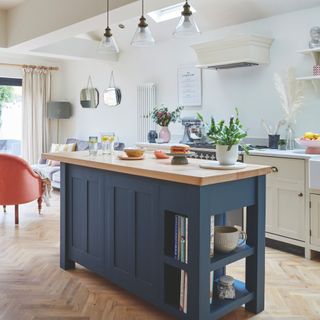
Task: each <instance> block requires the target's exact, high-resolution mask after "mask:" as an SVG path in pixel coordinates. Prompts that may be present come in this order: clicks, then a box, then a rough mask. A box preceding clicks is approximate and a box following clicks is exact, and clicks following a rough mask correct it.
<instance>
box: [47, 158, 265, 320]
mask: <svg viewBox="0 0 320 320" xmlns="http://www.w3.org/2000/svg"><path fill="white" fill-rule="evenodd" d="M44 157H45V158H47V159H52V160H57V161H61V244H60V264H61V267H62V268H63V269H65V270H68V269H72V268H75V263H79V264H81V265H83V266H85V267H86V268H88V269H90V270H92V271H94V272H95V273H97V274H99V275H100V276H102V277H104V278H106V279H108V280H109V281H112V282H113V283H115V284H117V285H119V286H120V287H122V288H124V289H126V290H128V291H130V292H131V293H133V294H135V295H137V296H139V297H141V298H143V299H144V300H146V301H148V302H150V303H152V304H153V305H155V306H157V307H158V308H160V309H162V310H164V311H166V312H168V313H170V314H172V315H174V316H175V317H177V318H178V319H185V320H195V319H197V320H214V319H219V318H220V317H221V316H223V315H225V314H227V313H228V312H231V311H232V310H234V309H235V308H238V307H239V306H241V305H243V304H245V306H246V309H248V310H249V311H251V312H254V313H259V312H261V311H262V310H263V309H264V257H265V251H264V250H265V242H264V233H265V175H266V174H268V173H269V172H270V168H269V167H265V166H255V165H252V166H251V165H249V166H248V167H247V168H245V169H243V170H235V171H232V172H227V171H221V172H216V171H211V170H204V169H200V168H199V162H200V161H201V160H195V159H190V163H189V164H188V165H186V166H181V167H179V168H175V167H174V166H171V165H170V160H160V161H157V160H154V159H152V158H151V157H148V156H147V158H146V160H144V161H140V162H130V163H128V162H124V161H120V160H118V159H117V157H116V156H113V157H112V156H110V157H106V156H97V157H95V158H92V157H89V156H88V155H87V154H86V153H70V154H68V153H60V154H45V155H44ZM243 207H247V228H246V230H247V245H246V246H244V247H242V248H239V249H237V250H236V251H234V252H232V253H230V254H216V255H215V256H214V257H210V231H211V230H210V223H211V216H212V215H214V216H215V223H216V224H217V225H221V224H223V223H224V221H223V220H224V216H225V214H224V213H225V212H227V211H230V210H233V209H237V208H243ZM176 216H179V217H182V218H179V219H180V220H179V221H180V222H179V226H181V232H182V234H183V236H184V237H185V238H186V239H187V240H188V243H187V245H185V243H183V245H181V248H180V250H182V251H179V252H180V255H177V252H175V247H174V243H175V242H174V241H175V235H174V234H172V233H173V232H175V230H174V228H176V223H175V222H174V221H175V219H178V218H177V217H176ZM177 221H178V220H177ZM186 233H187V234H186ZM177 257H179V258H177ZM239 259H246V263H245V273H246V280H245V284H243V283H241V282H240V281H236V289H237V297H236V299H235V300H231V301H227V300H224V301H220V300H215V299H213V301H212V303H211V301H210V300H209V294H210V289H211V288H210V284H209V279H210V273H211V272H212V271H213V272H214V279H215V280H217V279H218V277H219V275H222V274H224V272H225V266H226V265H228V264H230V263H232V262H235V261H237V260H239ZM181 281H182V282H181ZM181 283H183V291H182V292H181ZM184 293H186V294H184Z"/></svg>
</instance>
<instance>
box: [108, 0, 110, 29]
mask: <svg viewBox="0 0 320 320" xmlns="http://www.w3.org/2000/svg"><path fill="white" fill-rule="evenodd" d="M109 11H110V8H109V0H107V27H109Z"/></svg>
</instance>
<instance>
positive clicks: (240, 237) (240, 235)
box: [214, 226, 247, 253]
mask: <svg viewBox="0 0 320 320" xmlns="http://www.w3.org/2000/svg"><path fill="white" fill-rule="evenodd" d="M246 240H247V234H246V233H245V232H243V231H239V230H238V229H237V228H236V227H229V226H217V227H215V228H214V248H215V250H217V251H220V252H224V253H228V252H231V251H233V250H234V249H236V248H237V247H240V246H243V245H244V244H245V243H246Z"/></svg>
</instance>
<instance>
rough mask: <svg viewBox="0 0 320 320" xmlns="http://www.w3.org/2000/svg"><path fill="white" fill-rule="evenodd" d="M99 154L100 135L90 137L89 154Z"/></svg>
mask: <svg viewBox="0 0 320 320" xmlns="http://www.w3.org/2000/svg"><path fill="white" fill-rule="evenodd" d="M97 154H98V137H94V136H92V137H89V155H90V156H96V155H97Z"/></svg>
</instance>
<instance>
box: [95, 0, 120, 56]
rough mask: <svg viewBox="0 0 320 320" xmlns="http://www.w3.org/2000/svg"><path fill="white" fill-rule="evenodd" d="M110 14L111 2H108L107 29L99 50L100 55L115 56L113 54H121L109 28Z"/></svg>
mask: <svg viewBox="0 0 320 320" xmlns="http://www.w3.org/2000/svg"><path fill="white" fill-rule="evenodd" d="M109 14H110V6H109V0H107V28H106V29H105V32H104V35H103V38H102V40H101V42H100V45H99V48H98V52H99V53H106V54H113V53H119V52H120V50H119V47H118V45H117V42H116V40H115V39H114V37H113V35H112V32H111V29H110V26H109Z"/></svg>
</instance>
